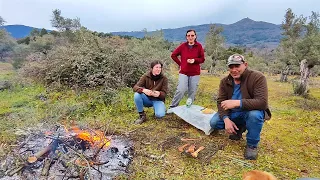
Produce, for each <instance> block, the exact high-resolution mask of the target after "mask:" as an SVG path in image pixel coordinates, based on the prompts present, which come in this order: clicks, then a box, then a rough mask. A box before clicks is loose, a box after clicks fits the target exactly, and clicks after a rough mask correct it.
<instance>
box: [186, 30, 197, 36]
mask: <svg viewBox="0 0 320 180" xmlns="http://www.w3.org/2000/svg"><path fill="white" fill-rule="evenodd" d="M192 31H193V32H194V34H195V35H197V33H196V30H194V29H189V30H188V31H187V32H186V36H187V34H188V32H192Z"/></svg>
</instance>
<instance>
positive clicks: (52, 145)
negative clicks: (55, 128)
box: [27, 139, 58, 163]
mask: <svg viewBox="0 0 320 180" xmlns="http://www.w3.org/2000/svg"><path fill="white" fill-rule="evenodd" d="M57 145H58V140H57V139H55V140H54V141H52V142H51V143H50V144H49V145H48V146H46V147H45V148H43V149H42V150H41V151H39V152H37V153H35V154H34V155H33V156H31V157H28V160H27V161H28V162H29V163H34V162H36V161H37V160H38V159H39V158H40V157H41V156H43V155H44V154H46V153H48V152H50V151H52V150H54V149H55V146H57Z"/></svg>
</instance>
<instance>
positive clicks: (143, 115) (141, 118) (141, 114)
mask: <svg viewBox="0 0 320 180" xmlns="http://www.w3.org/2000/svg"><path fill="white" fill-rule="evenodd" d="M146 120H147V116H146V113H145V112H144V111H142V112H139V119H137V120H136V121H135V122H134V123H135V124H141V123H143V122H145V121H146Z"/></svg>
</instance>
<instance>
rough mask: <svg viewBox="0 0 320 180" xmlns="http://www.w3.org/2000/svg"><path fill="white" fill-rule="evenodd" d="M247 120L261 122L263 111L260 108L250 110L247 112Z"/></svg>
mask: <svg viewBox="0 0 320 180" xmlns="http://www.w3.org/2000/svg"><path fill="white" fill-rule="evenodd" d="M247 120H248V121H249V122H253V123H256V122H263V120H264V112H263V111H262V110H252V111H249V112H248V117H247Z"/></svg>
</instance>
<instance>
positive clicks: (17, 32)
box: [0, 25, 41, 39]
mask: <svg viewBox="0 0 320 180" xmlns="http://www.w3.org/2000/svg"><path fill="white" fill-rule="evenodd" d="M0 28H4V29H5V30H6V31H8V32H9V33H10V34H11V36H13V37H14V38H16V39H20V38H24V37H26V36H28V35H29V34H30V32H31V31H32V29H33V28H34V27H30V26H25V25H7V26H3V27H0ZM36 29H38V30H41V29H40V28H36Z"/></svg>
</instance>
